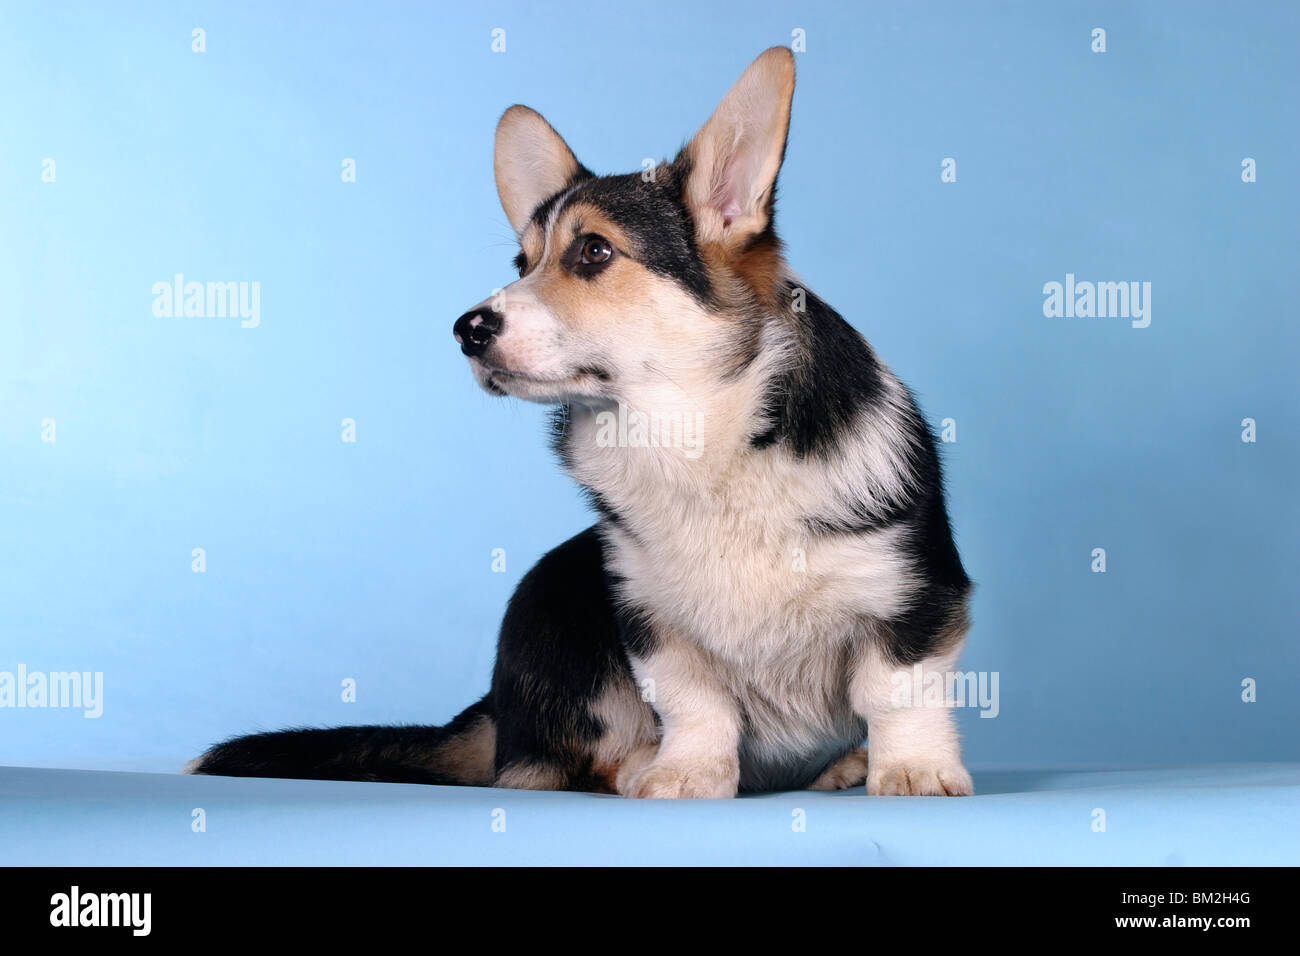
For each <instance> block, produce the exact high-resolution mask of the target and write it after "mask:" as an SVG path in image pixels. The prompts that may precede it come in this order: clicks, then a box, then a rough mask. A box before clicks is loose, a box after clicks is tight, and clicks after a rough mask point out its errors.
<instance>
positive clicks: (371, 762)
mask: <svg viewBox="0 0 1300 956" xmlns="http://www.w3.org/2000/svg"><path fill="white" fill-rule="evenodd" d="M495 750H496V723H495V722H494V721H493V719H492V712H491V708H490V706H489V702H488V699H487V698H486V697H485V698H483V699H482V700H480V701H479V702H478V703H477V704H474V705H472V706H471V707H469V708H468V709H467V710H465V711H464V712H463V713H461V714H460V716H458V717H457V718H456V719H455V720H453V721H452V722H451V723H449V724H447V725H446V726H445V727H420V726H406V727H380V726H375V727H336V728H333V729H330V730H277V731H274V732H272V733H265V734H251V735H249V736H247V737H235V738H233V739H231V740H227V741H226V742H225V743H222V744H217V746H215V747H213V748H212V749H211V750H209V751H208V752H207V753H205V754H204V755H203V756H201V757H199V758H198V759H197V760H195V761H194V762H193V763H191V764H190V765H189V766H188V767H186V768H185V772H186V773H203V774H213V775H216V776H221V777H293V778H296V779H301V780H383V781H388V782H390V783H439V784H459V785H461V786H472V787H487V786H491V784H492V780H493V777H494V776H495V767H494V755H495Z"/></svg>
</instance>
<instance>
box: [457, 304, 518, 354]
mask: <svg viewBox="0 0 1300 956" xmlns="http://www.w3.org/2000/svg"><path fill="white" fill-rule="evenodd" d="M504 323H505V316H503V315H502V314H501V313H500V312H497V311H495V310H493V309H471V310H470V311H468V312H466V313H465V314H464V315H462V316H461V317H460V318H459V319H457V320H456V324H455V325H454V326H452V330H451V331H452V335H454V336H455V337H456V341H457V342H459V343H460V350H461V351H462V352H464V353H465V354H466V355H468V356H469V357H470V358H477V357H478V356H480V355H482V354H483V353H484V352H486V351H487V347H488V346H489V345H491V344H492V339H494V338H495V337H496V335H497V333H498V332H500V331H501V326H502V325H503V324H504Z"/></svg>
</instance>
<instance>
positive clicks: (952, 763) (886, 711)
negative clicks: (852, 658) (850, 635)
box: [851, 637, 974, 797]
mask: <svg viewBox="0 0 1300 956" xmlns="http://www.w3.org/2000/svg"><path fill="white" fill-rule="evenodd" d="M962 643H963V640H962V638H961V637H959V638H958V639H956V640H955V641H953V642H951V643H949V644H947V646H946V647H945V649H944V650H943V651H942V652H940V653H937V654H935V655H933V656H931V657H929V658H927V659H926V660H923V661H920V662H919V670H918V669H916V666H909V665H904V664H898V663H895V662H893V661H891V660H889V659H888V657H887V656H886V655H885V654H884V653H883V651H882V649H881V648H880V646H879V644H878V643H877V642H874V641H873V642H871V643H869V644H868V645H867V646H866V647H864V648H863V653H862V654H861V656H860V657H859V659H858V662H857V667H856V669H855V671H854V675H853V683H852V688H851V693H852V698H853V708H854V710H856V711H857V712H858V714H860V715H861V716H862V717H865V718H866V721H867V746H868V747H869V748H870V750H871V764H870V767H869V768H868V770H867V793H870V794H879V795H886V796H888V795H899V796H951V797H964V796H969V795H970V794H972V793H974V787H973V785H972V784H971V778H970V774H969V773H967V772H966V768H965V767H964V766H962V762H961V746H960V744H959V742H958V739H957V728H956V726H955V722H954V720H953V714H952V709H951V707H949V706H947V704H946V702H945V701H944V700H943V693H944V690H943V688H944V682H943V675H946V674H948V673H949V672H951V671H952V669H953V667H955V666H956V663H957V658H958V657H959V656H960V655H961V647H962ZM930 675H939V676H938V677H937V678H931V677H930ZM927 678H929V680H927ZM935 680H938V682H939V683H938V690H937V692H935V693H936V694H937V697H938V699H937V700H933V699H929V696H928V695H918V691H924V689H925V687H926V685H927V683H929V684H930V685H931V686H933V684H934V681H935ZM918 696H921V699H919V700H918V699H916V698H917V697H918Z"/></svg>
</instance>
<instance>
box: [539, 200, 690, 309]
mask: <svg viewBox="0 0 1300 956" xmlns="http://www.w3.org/2000/svg"><path fill="white" fill-rule="evenodd" d="M534 232H540V230H538V229H537V228H536V227H535V226H534V227H531V228H530V229H529V230H528V232H527V233H526V234H525V239H526V240H530V241H532V242H533V243H534V245H533V248H535V249H537V252H538V255H539V257H540V256H542V255H543V253H542V252H541V247H542V243H541V241H540V238H538V239H533V236H532V234H533V233H534ZM587 235H596V236H600V237H601V238H603V239H605V240H607V241H608V242H610V243H611V244H612V245H613V246H614V250H615V253H614V259H613V261H611V262H610V263H609V265H608V266H606V267H605V268H604V269H603V270H602V271H601V272H600V273H599V274H598V275H596V276H593V277H591V278H585V277H583V276H579V275H577V274H575V273H574V272H572V271H570V270H569V269H568V268H566V266H565V264H564V262H563V260H564V256H565V254H566V253H567V252H568V251H569V249H570V247H571V246H572V245H573V243H574V242H575V241H576V240H578V239H580V238H581V237H583V236H587ZM525 255H528V250H527V249H525ZM636 255H637V250H636V249H635V248H634V246H633V244H632V241H631V239H630V237H629V236H628V235H627V233H625V232H624V231H623V230H622V229H621V228H619V226H618V225H617V224H616V223H614V222H612V221H611V220H610V219H609V217H608V216H606V215H605V214H604V213H602V212H601V211H600V209H599V208H597V207H596V206H594V205H592V204H590V203H587V202H583V201H581V200H579V201H576V202H574V203H572V204H570V205H569V206H567V207H565V208H564V209H563V210H562V211H561V212H560V214H559V215H558V216H557V217H556V218H555V220H554V223H553V225H552V226H551V228H550V230H549V232H548V235H547V240H546V242H545V253H544V260H542V261H539V262H538V263H537V265H536V267H535V268H534V267H532V266H531V265H530V268H529V277H530V281H531V288H532V291H533V294H534V295H535V296H536V297H537V299H538V300H539V301H540V302H542V303H543V304H544V305H545V306H546V307H547V308H549V309H550V310H551V311H552V312H553V313H554V314H555V315H556V317H557V318H558V319H559V320H560V322H561V323H563V325H564V326H565V327H566V328H567V329H569V330H570V331H573V332H576V333H584V334H585V333H591V334H597V335H599V334H602V333H607V332H609V331H610V330H611V329H612V328H613V327H614V326H616V325H617V324H618V320H620V319H624V320H626V318H627V317H628V316H629V315H630V314H635V313H639V312H643V311H644V309H645V308H646V307H649V306H650V305H651V304H652V303H654V302H655V301H656V299H657V298H658V297H659V295H661V294H662V292H661V289H660V288H659V286H660V284H663V283H667V284H670V285H673V286H675V283H672V282H671V280H669V279H666V278H663V277H660V276H656V275H654V274H653V273H651V272H650V270H648V269H646V267H645V266H643V265H642V264H641V263H640V262H638V261H636V258H635V257H636ZM529 261H530V263H531V262H532V259H531V257H530V260H529Z"/></svg>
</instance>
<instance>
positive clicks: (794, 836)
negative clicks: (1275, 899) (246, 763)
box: [0, 764, 1300, 866]
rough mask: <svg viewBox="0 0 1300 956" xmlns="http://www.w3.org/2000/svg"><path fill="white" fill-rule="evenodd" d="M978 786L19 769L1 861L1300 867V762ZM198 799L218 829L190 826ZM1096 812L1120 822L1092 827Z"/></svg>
mask: <svg viewBox="0 0 1300 956" xmlns="http://www.w3.org/2000/svg"><path fill="white" fill-rule="evenodd" d="M975 786H976V789H977V790H978V791H979V793H980V795H979V796H976V797H972V798H969V799H965V798H942V797H866V796H864V795H863V793H862V791H861V790H860V789H859V790H853V791H841V792H837V793H829V794H827V793H810V792H799V793H781V794H771V795H764V796H755V797H744V798H741V799H739V800H703V801H700V800H680V801H657V800H656V801H647V800H621V799H619V798H617V797H607V796H597V795H591V794H575V793H537V792H531V791H520V790H480V789H474V788H457V787H421V786H408V785H401V784H363V783H335V782H317V781H302V780H249V779H236V778H218V777H183V776H178V775H171V776H168V775H161V774H134V773H92V772H85V771H66V770H30V769H19V768H5V769H0V863H4V864H32V865H42V864H51V865H52V864H65V865H76V866H83V865H84V866H93V865H105V864H121V865H150V864H159V865H163V864H174V865H188V864H208V865H234V864H249V865H269V864H288V865H298V864H303V865H309V864H312V865H345V864H402V865H419V864H465V865H475V864H556V865H568V864H649V865H656V864H735V865H759V864H768V865H786V864H835V865H904V864H913V865H949V864H952V865H957V864H989V865H1016V864H1042V865H1060V864H1080V865H1104V864H1115V865H1149V866H1164V865H1171V866H1192V865H1232V864H1242V865H1283V864H1289V865H1296V864H1300V764H1275V765H1267V766H1252V767H1229V766H1221V767H1205V768H1196V769H1167V770H1149V771H1124V772H1096V773H1084V772H1042V771H1001V772H997V771H989V772H984V773H981V772H978V771H977V772H976V773H975ZM196 807H198V808H202V809H203V810H204V811H205V813H206V825H207V830H206V832H202V833H196V832H193V831H192V829H191V820H192V814H193V810H194V809H195V808H196ZM1099 808H1100V809H1102V810H1104V811H1105V814H1106V830H1105V832H1095V831H1094V830H1093V820H1094V812H1095V811H1096V810H1097V809H1099ZM796 811H802V812H803V815H804V816H803V819H804V821H805V829H804V831H803V832H796V831H795V829H794V828H793V826H792V823H793V822H794V821H795V820H796V816H795V813H796ZM502 813H504V820H505V829H504V831H503V832H494V830H493V823H494V820H499V819H502V816H501V814H502Z"/></svg>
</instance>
